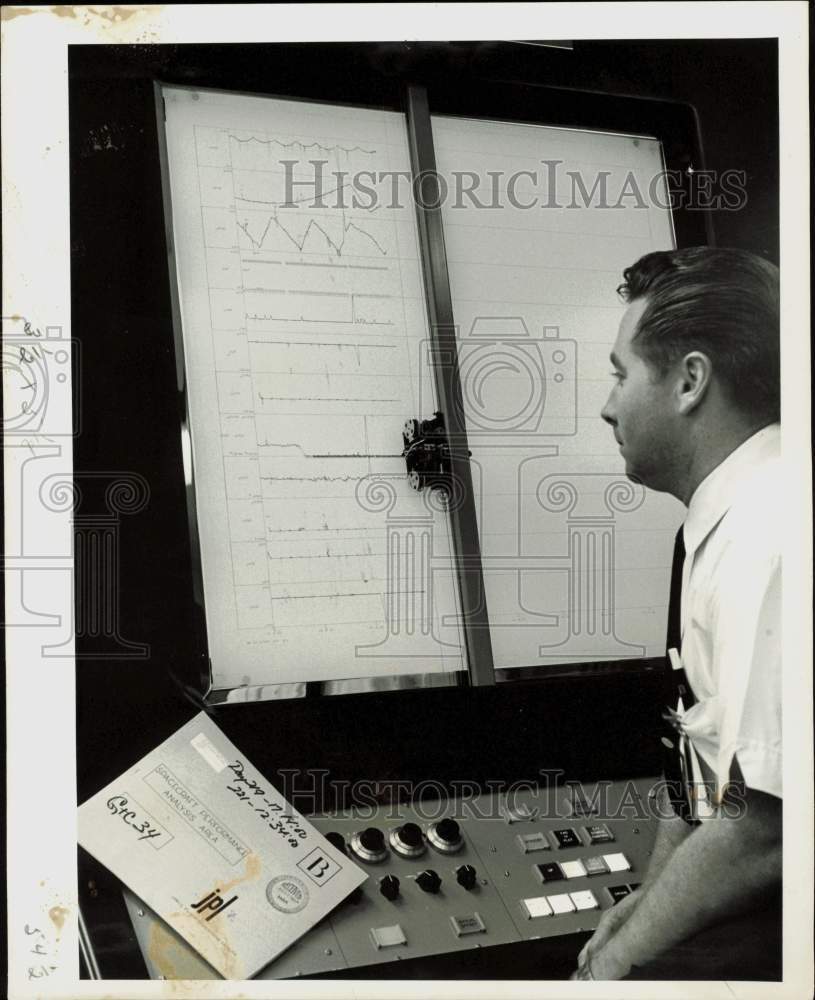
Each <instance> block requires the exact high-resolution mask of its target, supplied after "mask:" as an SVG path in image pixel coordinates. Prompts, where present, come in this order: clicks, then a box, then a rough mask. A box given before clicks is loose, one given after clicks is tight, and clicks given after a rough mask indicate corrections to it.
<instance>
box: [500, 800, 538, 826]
mask: <svg viewBox="0 0 815 1000" xmlns="http://www.w3.org/2000/svg"><path fill="white" fill-rule="evenodd" d="M501 812H502V813H503V816H504V819H505V820H506V821H507V823H523V822H526V821H527V820H531V819H534V818H535V817H536V816H537V814H538V810H537V809H530V808H529V806H528V805H526V804H525V803H524V802H521V803H519V804H518V805H515V806H510V805H509V804H508V803H504V805H503V807H502V809H501Z"/></svg>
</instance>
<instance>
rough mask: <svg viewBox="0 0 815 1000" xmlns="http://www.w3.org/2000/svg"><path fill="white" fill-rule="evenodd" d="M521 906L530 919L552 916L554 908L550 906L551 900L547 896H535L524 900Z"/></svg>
mask: <svg viewBox="0 0 815 1000" xmlns="http://www.w3.org/2000/svg"><path fill="white" fill-rule="evenodd" d="M521 905H522V906H523V908H524V910H525V912H526V916H527V917H529V918H530V919H533V918H535V917H551V916H552V907H551V906H550V905H549V900H548V899H547V898H546V896H533V897H531V898H530V899H522V900H521Z"/></svg>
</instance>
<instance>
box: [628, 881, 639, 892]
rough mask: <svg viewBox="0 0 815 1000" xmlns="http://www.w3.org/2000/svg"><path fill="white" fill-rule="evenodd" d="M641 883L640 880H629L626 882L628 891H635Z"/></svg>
mask: <svg viewBox="0 0 815 1000" xmlns="http://www.w3.org/2000/svg"><path fill="white" fill-rule="evenodd" d="M641 885H642V882H629V883H628V891H629V892H636V891H637V889H639V887H640V886H641Z"/></svg>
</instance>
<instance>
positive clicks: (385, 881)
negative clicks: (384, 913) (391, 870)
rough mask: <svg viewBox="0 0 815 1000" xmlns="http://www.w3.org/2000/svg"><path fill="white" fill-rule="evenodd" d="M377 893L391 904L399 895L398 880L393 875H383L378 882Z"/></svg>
mask: <svg viewBox="0 0 815 1000" xmlns="http://www.w3.org/2000/svg"><path fill="white" fill-rule="evenodd" d="M379 891H380V892H381V893H382V895H383V896H384V897H385V899H389V900H390V901H391V902H393V901H394V899H396V897H397V896H398V895H399V879H398V878H397V877H396V876H395V875H383V876H382V878H381V879H380V880H379Z"/></svg>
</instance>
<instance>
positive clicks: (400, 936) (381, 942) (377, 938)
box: [371, 924, 407, 950]
mask: <svg viewBox="0 0 815 1000" xmlns="http://www.w3.org/2000/svg"><path fill="white" fill-rule="evenodd" d="M371 940H372V941H373V943H374V947H375V948H376V949H377V950H378V949H379V948H393V947H394V946H395V945H398V944H407V938H406V937H405V933H404V931H403V930H402V928H401V927H400V926H399V924H393V926H391V927H372V928H371Z"/></svg>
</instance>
